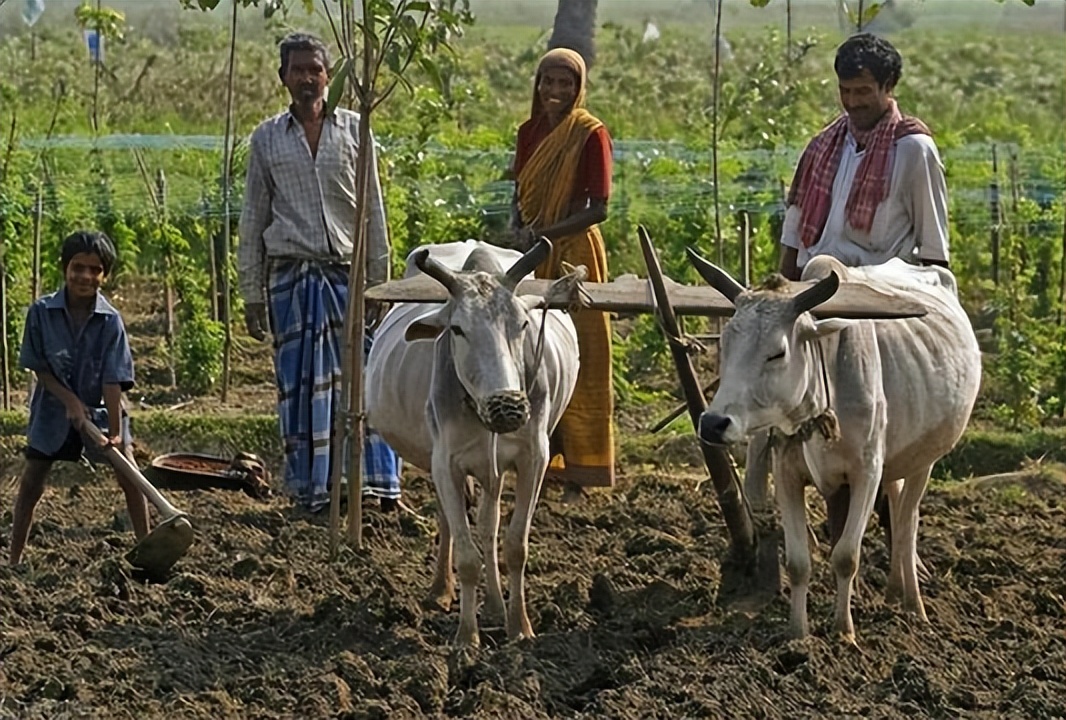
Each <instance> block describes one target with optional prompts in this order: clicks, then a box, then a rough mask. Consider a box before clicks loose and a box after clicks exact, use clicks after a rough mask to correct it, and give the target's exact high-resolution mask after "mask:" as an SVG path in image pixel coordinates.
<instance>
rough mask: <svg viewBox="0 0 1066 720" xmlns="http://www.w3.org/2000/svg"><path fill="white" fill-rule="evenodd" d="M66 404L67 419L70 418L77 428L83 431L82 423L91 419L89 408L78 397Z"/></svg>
mask: <svg viewBox="0 0 1066 720" xmlns="http://www.w3.org/2000/svg"><path fill="white" fill-rule="evenodd" d="M64 404H65V405H66V408H67V419H68V420H70V423H71V424H72V425H73V426H74V429H75V430H77V431H78V432H81V427H82V425H83V424H84V423H86V422H88V421H89V408H87V407H86V406H85V403H83V402H81V401H80V400H78V399H76V398H75V399H73V400H70V401H68V402H66V403H64Z"/></svg>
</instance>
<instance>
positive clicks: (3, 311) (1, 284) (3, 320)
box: [0, 240, 11, 410]
mask: <svg viewBox="0 0 1066 720" xmlns="http://www.w3.org/2000/svg"><path fill="white" fill-rule="evenodd" d="M7 244H8V241H6V240H0V371H2V372H3V381H4V410H10V409H11V363H10V358H9V356H8V351H9V350H10V348H9V347H8V343H7Z"/></svg>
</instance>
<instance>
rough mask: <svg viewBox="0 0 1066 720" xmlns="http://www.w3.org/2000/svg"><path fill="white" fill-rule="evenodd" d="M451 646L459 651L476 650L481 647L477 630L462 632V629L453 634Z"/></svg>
mask: <svg viewBox="0 0 1066 720" xmlns="http://www.w3.org/2000/svg"><path fill="white" fill-rule="evenodd" d="M452 645H453V646H454V647H455V648H457V649H459V650H477V649H478V648H480V647H481V636H480V635H479V634H478V631H477V630H474V632H472V633H470V632H464V631H463V630H462V628H460V629H459V632H457V633H456V634H455V638H454V639H453V640H452Z"/></svg>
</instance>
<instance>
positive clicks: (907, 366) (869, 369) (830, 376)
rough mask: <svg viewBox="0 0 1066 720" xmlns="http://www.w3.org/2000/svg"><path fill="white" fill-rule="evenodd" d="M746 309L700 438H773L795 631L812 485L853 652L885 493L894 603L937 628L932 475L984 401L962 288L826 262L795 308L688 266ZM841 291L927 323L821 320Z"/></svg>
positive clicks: (838, 614)
mask: <svg viewBox="0 0 1066 720" xmlns="http://www.w3.org/2000/svg"><path fill="white" fill-rule="evenodd" d="M690 257H691V259H692V261H693V263H694V264H695V265H696V267H697V269H698V270H699V271H700V274H701V275H703V277H704V278H705V279H707V281H708V282H710V283H711V284H712V285H714V286H715V287H716V288H717V289H719V290H720V291H721V292H722V294H724V295H725V296H726V297H728V298H729V299H730V300H732V301H733V302H734V304H735V305H736V313H735V314H734V316H733V317H732V319H731V320H730V321H729V323H728V324H727V325H726V327H725V329H724V330H723V333H722V341H721V352H722V357H721V382H720V385H719V390H718V392H717V393H716V394H715V396H714V398H713V400H712V402H711V404H710V406H709V407H708V408H707V410H706V412H705V413H704V414H703V416H702V417H701V419H700V431H699V433H700V438H701V440H702V441H704V442H709V443H733V442H737V441H739V440H741V439H742V438H744V437H746V436H749V435H751V434H753V433H755V432H758V431H760V430H766V429H773V432H774V435H775V440H774V450H773V473H774V480H775V485H776V495H777V502H778V506H779V508H780V511H781V522H782V525H783V528H784V536H785V561H786V567H787V571H788V578H789V584H790V588H791V604H792V610H791V630H792V632H793V634H795V635H797V636H800V637H802V636H805V635H807V633H808V623H807V588H808V584H809V582H810V576H811V560H810V551H809V548H808V544H807V519H806V505H805V503H804V486H805V485H806V484H808V482H813V484H814V485H815V487H816V488H817V489H818V492H819V493H821V495H822V496H823V497H824V498H825V499H826V507H827V510H828V516H829V526H830V535H831V538H832V543H833V549H832V554H831V562H832V566H833V570H834V572H835V574H836V580H837V600H836V608H835V613H834V629H835V630H836V632H838V633H840V635H842V636H843V637H844V639H846V640H848V641H850V642H854V641H855V628H854V625H853V623H852V619H851V595H852V585H853V580H854V577H855V574H856V572H857V571H858V563H859V550H860V547H861V544H862V536H863V533H864V532H865V529H866V525H867V522H868V520H869V518H870V514H871V512H872V510H873V507H874V502H875V500H876V498H877V494H878V486H879V484H883V486H884V491H885V493H886V495H887V497H888V502H889V511H890V512H889V514H890V518H891V533H890V537H891V561H890V571H889V577H888V585H887V588H886V593H885V594H886V599H887V600H888V601H890V602H899V601H900V599H902V602H903V607H904V609H905V610H907V611H910V612H913V613H915V614H917V615H918V616H919V617H920V618H922V620H925V619H926V615H925V608H924V607H923V605H922V599H921V595H920V593H919V590H918V575H917V564H918V555H917V548H916V543H917V536H918V505H919V502H920V501H921V498H922V495H923V494H924V493H925V490H926V486H927V484H928V482H929V475H930V473H931V471H932V468H933V464H934V463H935V462H936V461H937V460H938V459H940V458H941V457H942V456H944V455H945V454H946V453H947V452H948V451H949V450H951V448H952V447H953V446H954V445H955V443H956V442H957V441H958V439H959V437H960V436H961V435H962V432H963V430H964V429H965V428H966V424H967V422H968V421H969V417H970V412H971V410H972V409H973V404H974V401H975V400H976V398H977V391H978V386H979V383H980V379H981V355H980V352H979V351H978V348H977V339H976V338H975V336H974V332H973V329H972V327H971V326H970V322H969V319H968V318H967V316H966V313H965V312H964V311H963V309H962V307H961V305H960V304H959V300H958V296H957V290H956V287H955V278H954V276H953V275H952V274H951V273H950V271H948V270H945V269H943V268H937V267H925V268H921V267H915V266H911V265H907V264H905V263H904V262H903V261H899V260H896V261H892V262H890V263H888V264H886V265H881V266H869V267H861V268H846V267H845V266H844V265H843V264H841V263H840V262H838V261H837V260H835V259H833V258H829V257H824V256H823V257H817V258H815V259H814V260H812V261H811V262H810V263H808V265H807V266H806V268H805V269H804V273H803V279H804V280H818V281H819V282H817V283H816V284H815V285H814V286H812V287H811V288H809V289H808V290H806V291H804V292H803V293H801V294H799V295H796V296H795V297H794V299H792V298H790V296H788V295H787V294H783V293H781V292H779V290H780V289H781V288H782V287H785V282H784V281H783V280H782V281H781V283H780V284H779V286H778V287H774V284H773V283H771V284H769V285H767V286H764V287H763V288H761V289H758V290H755V291H751V292H745V291H744V289H743V288H742V287H741V286H740V285H739V284H737V283H736V281H735V280H733V279H732V278H730V277H729V276H728V275H726V274H725V273H724V272H722V271H721V270H719V269H718V268H715V267H714V266H712V265H710V264H709V263H707V262H706V261H704V260H702V259H701V258H699V257H698V256H696V255H695V254H694V253H690ZM838 278H843V279H846V280H848V281H851V282H860V283H865V284H868V285H871V286H877V287H880V288H882V289H883V290H885V291H887V292H895V293H899V294H904V295H909V296H911V297H913V298H915V299H917V300H920V301H921V302H922V304H923V305H924V306H925V308H926V309H927V314H926V315H925V316H923V317H919V318H908V319H897V320H878V321H874V320H842V319H825V320H821V321H816V320H814V318H813V317H812V316H811V315H810V313H809V312H808V311H810V310H812V309H814V308H815V307H817V306H818V305H820V304H821V303H823V302H825V301H826V300H828V299H829V298H830V297H832V296H833V294H834V293H835V292H836V290H837V288H838V286H839V280H838Z"/></svg>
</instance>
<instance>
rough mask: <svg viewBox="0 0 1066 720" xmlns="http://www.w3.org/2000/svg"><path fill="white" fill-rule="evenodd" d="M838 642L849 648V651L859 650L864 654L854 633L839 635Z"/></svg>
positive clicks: (841, 633)
mask: <svg viewBox="0 0 1066 720" xmlns="http://www.w3.org/2000/svg"><path fill="white" fill-rule="evenodd" d="M837 642H838V643H839V644H840V645H842V646H843V647H845V648H848V649H849V650H858V651H859V652H862V649H861V648H860V647H859V643H858V641H857V640H856V639H855V633H854V632H840V633H837Z"/></svg>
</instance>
